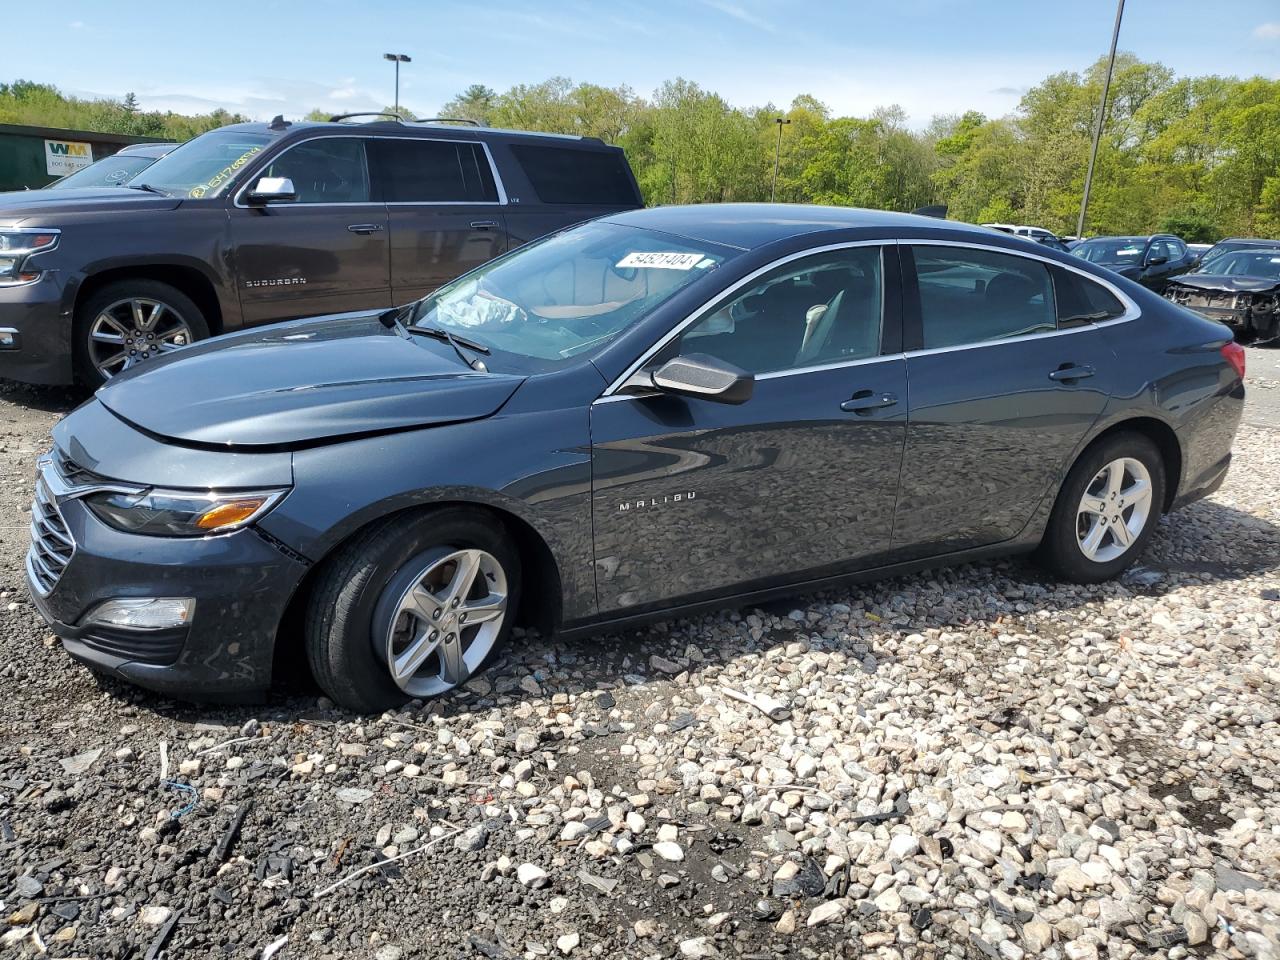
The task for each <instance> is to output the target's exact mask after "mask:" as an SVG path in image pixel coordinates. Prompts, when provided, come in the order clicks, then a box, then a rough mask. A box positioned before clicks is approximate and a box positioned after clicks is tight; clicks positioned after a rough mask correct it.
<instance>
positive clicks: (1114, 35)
mask: <svg viewBox="0 0 1280 960" xmlns="http://www.w3.org/2000/svg"><path fill="white" fill-rule="evenodd" d="M1123 16H1124V0H1116V25H1115V27H1113V28H1112V30H1111V55H1110V57H1109V58H1108V59H1107V79H1106V80H1104V81H1103V83H1102V103H1101V104H1099V105H1098V122H1097V123H1096V124H1094V127H1093V147H1092V149H1090V151H1089V169H1088V170H1087V171H1086V172H1085V175H1084V196H1083V197H1081V198H1080V219H1079V220H1077V221H1076V236H1077V237H1081V238H1083V237H1084V215H1085V213H1086V212H1087V211H1088V209H1089V189H1090V188H1091V187H1092V186H1093V165H1094V163H1095V162H1096V161H1097V159H1098V142H1099V141H1100V140H1101V139H1102V124H1103V122H1104V121H1105V120H1106V117H1107V94H1108V93H1110V92H1111V74H1112V72H1113V71H1114V70H1115V68H1116V43H1118V42H1119V40H1120V18H1121V17H1123Z"/></svg>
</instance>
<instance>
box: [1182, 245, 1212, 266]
mask: <svg viewBox="0 0 1280 960" xmlns="http://www.w3.org/2000/svg"><path fill="white" fill-rule="evenodd" d="M1187 249H1188V250H1190V251H1191V252H1192V253H1193V254H1195V257H1196V262H1197V263H1199V262H1200V261H1201V260H1202V259H1203V258H1204V255H1205V254H1206V253H1208V252H1209V251H1210V250H1211V249H1213V244H1212V243H1188V244H1187Z"/></svg>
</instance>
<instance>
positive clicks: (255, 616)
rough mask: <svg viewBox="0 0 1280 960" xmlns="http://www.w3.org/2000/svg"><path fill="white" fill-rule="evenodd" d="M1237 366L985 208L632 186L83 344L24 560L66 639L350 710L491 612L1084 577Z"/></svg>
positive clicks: (1112, 556)
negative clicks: (542, 216)
mask: <svg viewBox="0 0 1280 960" xmlns="http://www.w3.org/2000/svg"><path fill="white" fill-rule="evenodd" d="M522 142H523V141H522ZM1243 375H1244V350H1243V348H1241V347H1240V346H1239V345H1238V344H1236V343H1233V342H1232V340H1231V333H1230V331H1229V330H1227V328H1226V327H1224V326H1222V325H1221V324H1217V323H1212V322H1210V321H1208V320H1205V319H1204V318H1202V317H1198V316H1195V315H1194V314H1192V313H1190V312H1189V311H1187V310H1182V309H1179V308H1178V307H1175V306H1174V305H1173V304H1171V303H1169V302H1168V301H1166V300H1163V299H1161V298H1160V297H1158V296H1156V295H1155V294H1153V293H1151V292H1150V291H1149V290H1145V289H1143V288H1142V287H1141V286H1139V285H1137V284H1135V283H1131V282H1129V281H1127V280H1125V279H1123V278H1121V277H1117V276H1116V275H1115V274H1113V273H1109V272H1108V271H1106V270H1102V269H1099V268H1097V267H1095V266H1093V265H1091V264H1089V263H1087V262H1085V261H1083V260H1080V259H1077V258H1074V257H1071V256H1063V255H1061V254H1058V253H1055V252H1053V251H1051V250H1047V249H1042V248H1037V247H1033V246H1032V245H1030V244H1027V243H1023V242H1020V241H1018V240H1016V239H1014V238H1012V237H1005V236H1001V235H999V234H997V233H993V232H992V231H989V230H982V229H978V228H976V227H971V226H962V225H956V224H952V223H944V222H942V221H939V220H937V219H931V218H925V217H915V216H910V215H906V214H893V213H885V212H881V211H871V210H852V209H846V208H823V207H806V206H791V205H768V204H759V205H756V204H745V205H728V206H718V205H706V206H694V207H656V208H653V209H648V210H640V211H633V212H629V213H622V214H615V215H611V216H606V217H604V218H602V219H598V220H595V221H592V222H590V223H586V224H582V225H580V226H577V227H574V228H572V229H569V230H565V231H562V232H559V233H557V234H555V235H554V236H551V237H548V238H546V239H543V240H541V241H537V242H534V243H531V244H527V245H526V246H524V247H523V248H522V249H520V250H518V251H515V252H513V253H511V254H510V255H508V256H506V257H502V258H500V259H498V260H495V261H493V262H491V263H488V264H486V265H484V266H481V267H479V268H478V269H477V270H475V271H473V272H471V273H469V274H467V275H466V276H464V277H461V278H460V279H458V280H456V281H454V282H453V283H450V284H448V285H446V286H444V287H442V288H441V289H440V290H437V291H436V292H435V293H433V294H431V295H430V296H428V297H426V298H425V299H423V300H421V301H419V302H418V303H416V304H411V305H409V306H407V307H405V308H403V309H398V310H387V311H384V312H383V313H381V314H377V313H364V314H355V315H346V316H340V317H334V318H330V319H327V320H313V321H306V322H300V323H293V324H280V325H276V326H273V327H270V328H267V329H262V330H246V331H241V332H239V333H234V334H230V335H228V336H225V337H221V338H219V339H217V340H212V341H210V342H208V343H204V344H197V345H195V346H193V347H191V348H189V349H187V350H184V351H183V352H182V353H181V355H173V356H169V357H163V358H161V359H160V360H158V361H155V362H153V363H151V364H149V365H145V366H142V367H139V368H137V369H134V370H130V371H128V372H126V373H124V374H123V375H121V376H119V377H117V378H115V379H113V380H112V382H111V383H109V384H107V385H106V386H105V387H104V388H103V389H102V390H99V391H98V393H97V394H96V396H95V397H94V399H92V400H91V401H89V402H88V403H86V404H84V405H83V406H81V407H80V408H79V409H78V410H76V411H75V412H74V413H72V414H71V415H70V416H68V417H67V418H65V419H64V420H62V421H61V422H60V423H59V424H58V425H57V426H56V427H55V428H54V432H53V436H54V449H53V451H52V453H51V454H50V455H49V456H46V457H43V458H41V460H40V462H39V480H38V483H37V488H36V489H37V494H36V498H37V499H36V503H35V505H34V507H33V510H32V520H33V523H32V536H33V540H32V544H31V549H30V552H29V553H28V560H27V576H28V579H29V582H30V586H31V590H32V593H33V596H34V597H35V602H36V607H37V609H38V610H39V611H40V612H41V614H42V615H43V616H44V617H45V618H46V619H47V620H48V621H49V622H50V623H51V625H52V629H53V631H54V633H55V634H57V635H58V636H59V637H61V638H62V642H63V645H64V647H65V648H66V650H67V651H68V653H70V654H71V655H72V656H73V657H75V658H76V659H78V660H81V661H83V662H85V663H88V664H90V665H91V666H92V667H93V668H94V669H96V670H100V671H106V672H110V673H113V674H116V675H117V676H120V677H123V678H124V679H127V680H130V681H132V682H134V683H138V684H141V685H144V686H150V687H153V688H156V689H159V690H163V691H166V692H169V693H173V694H178V695H181V696H188V697H195V698H201V697H210V696H213V695H218V694H221V695H232V694H241V695H244V694H253V693H262V692H263V691H264V690H265V689H266V687H267V686H268V684H269V683H270V682H271V671H272V665H273V662H276V663H303V662H305V663H309V664H310V666H311V670H312V672H313V673H314V675H315V677H316V679H317V680H318V681H319V683H320V685H321V687H323V688H324V690H325V691H326V693H327V694H328V695H329V696H331V697H332V698H333V699H334V700H336V701H337V702H339V703H341V704H343V705H344V706H346V707H348V708H350V709H353V710H357V711H359V712H362V713H377V712H380V711H382V710H383V709H386V708H388V707H393V706H395V705H398V704H402V703H404V702H405V701H407V700H408V699H410V698H414V697H429V696H434V695H437V694H440V693H444V692H446V691H448V690H451V689H453V688H454V687H457V686H458V685H460V684H463V683H465V682H466V681H467V679H468V677H470V676H471V674H472V673H473V672H474V671H476V670H478V669H479V668H480V667H481V665H482V664H484V663H485V662H486V660H487V659H488V658H489V657H490V655H491V654H492V653H493V652H494V651H495V650H497V649H498V648H499V647H500V646H501V645H502V643H503V642H504V641H505V640H506V638H507V637H508V636H509V635H510V633H511V630H512V627H513V626H514V625H515V624H516V623H531V622H532V623H538V624H540V625H542V626H543V627H545V628H547V629H549V630H554V629H559V630H562V631H564V632H566V633H573V632H579V633H585V632H594V631H602V630H608V631H616V630H618V629H621V628H622V627H624V626H625V625H627V624H634V623H636V622H639V621H641V620H643V619H646V618H653V617H664V616H671V615H675V614H685V613H689V612H691V611H694V610H698V609H703V608H707V607H713V608H714V607H716V606H720V605H724V604H734V605H737V604H742V603H746V602H754V601H758V600H761V599H764V598H766V597H769V596H779V595H783V594H786V593H788V592H795V591H801V590H803V591H812V590H816V589H819V588H822V587H824V586H826V585H832V584H835V583H837V582H840V581H842V580H845V579H848V578H850V577H859V578H873V577H881V576H886V575H891V574H898V573H902V572H905V571H907V570H911V569H914V568H917V567H921V566H927V565H930V564H942V563H954V562H959V561H962V560H966V559H971V558H974V557H980V556H988V555H993V554H1009V553H1026V552H1031V551H1036V552H1037V553H1038V556H1039V557H1040V559H1041V560H1042V561H1043V563H1044V564H1045V565H1046V566H1047V567H1048V568H1049V569H1050V570H1052V571H1053V572H1054V573H1056V574H1057V575H1058V576H1060V577H1063V578H1065V579H1067V580H1072V581H1079V582H1086V583H1094V582H1098V581H1101V580H1105V579H1107V578H1109V577H1114V576H1116V575H1118V574H1119V573H1120V572H1121V571H1123V570H1124V569H1125V568H1126V567H1128V566H1129V565H1130V564H1131V563H1133V562H1134V561H1135V560H1136V559H1137V558H1138V557H1139V556H1140V555H1141V553H1142V550H1143V548H1144V547H1145V546H1146V544H1147V541H1148V540H1149V538H1150V537H1151V535H1152V533H1153V531H1154V530H1155V528H1156V525H1157V521H1158V519H1159V518H1160V516H1161V515H1162V514H1164V513H1166V512H1168V511H1171V510H1174V509H1177V508H1178V507H1180V506H1182V505H1184V504H1187V503H1190V502H1192V501H1194V500H1196V499H1197V498H1199V497H1203V496H1205V495H1206V494H1208V493H1210V492H1212V491H1213V490H1215V489H1216V488H1217V487H1218V486H1219V484H1221V483H1222V480H1223V477H1224V476H1225V475H1226V472H1227V469H1228V465H1229V464H1230V462H1231V446H1232V441H1233V438H1234V435H1235V431H1236V427H1237V424H1238V422H1239V419H1240V415H1241V409H1242V407H1243V400H1244V387H1243V383H1242V377H1243ZM175 397H181V398H182V402H180V403H175V402H174V398H175ZM766 491H767V493H766ZM248 599H251V600H252V602H246V601H247V600H248ZM295 638H296V644H297V645H296V646H295V645H293V644H294V642H295ZM278 645H280V650H279V656H276V653H277V646H278Z"/></svg>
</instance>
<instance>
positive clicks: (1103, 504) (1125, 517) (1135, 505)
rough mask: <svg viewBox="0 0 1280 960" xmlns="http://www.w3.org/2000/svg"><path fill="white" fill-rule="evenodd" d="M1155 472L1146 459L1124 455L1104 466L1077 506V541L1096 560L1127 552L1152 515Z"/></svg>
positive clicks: (1086, 554)
mask: <svg viewBox="0 0 1280 960" xmlns="http://www.w3.org/2000/svg"><path fill="white" fill-rule="evenodd" d="M1151 491H1152V487H1151V474H1150V473H1149V472H1148V470H1147V468H1146V467H1145V466H1144V465H1143V463H1142V461H1140V460H1135V459H1134V458H1133V457H1120V458H1119V459H1117V460H1112V461H1111V462H1110V463H1108V464H1106V465H1105V466H1103V468H1102V469H1101V470H1099V471H1098V472H1097V473H1096V474H1095V475H1094V477H1093V479H1092V480H1090V481H1089V484H1088V486H1086V487H1085V490H1084V496H1082V497H1081V498H1080V505H1079V507H1077V508H1076V543H1077V544H1078V545H1079V547H1080V552H1081V553H1083V554H1084V555H1085V556H1086V557H1088V558H1089V559H1090V560H1092V561H1094V562H1095V563H1108V562H1110V561H1112V560H1115V559H1116V558H1117V557H1119V556H1121V555H1123V554H1124V553H1125V552H1126V551H1128V550H1129V548H1130V547H1132V546H1133V544H1134V542H1135V541H1136V540H1137V539H1138V537H1140V536H1141V535H1142V531H1143V530H1144V529H1146V526H1147V520H1148V518H1149V517H1150V516H1151Z"/></svg>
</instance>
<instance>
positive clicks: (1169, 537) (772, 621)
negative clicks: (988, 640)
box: [100, 500, 1280, 731]
mask: <svg viewBox="0 0 1280 960" xmlns="http://www.w3.org/2000/svg"><path fill="white" fill-rule="evenodd" d="M1207 537H1208V540H1207V539H1206V538H1207ZM1206 542H1208V544H1209V545H1210V546H1211V547H1214V548H1216V550H1217V553H1216V555H1215V552H1214V551H1213V550H1210V551H1206V549H1205V547H1206ZM1276 567H1280V526H1277V525H1276V524H1273V523H1271V522H1269V521H1267V520H1264V519H1262V518H1260V517H1256V516H1253V515H1251V514H1248V513H1245V512H1243V511H1241V510H1237V509H1235V508H1233V507H1229V506H1226V505H1224V504H1221V503H1217V502H1214V501H1211V500H1203V501H1199V502H1198V503H1195V504H1192V505H1191V506H1189V507H1187V508H1185V509H1184V510H1182V511H1179V512H1178V513H1177V514H1174V515H1173V516H1171V517H1165V518H1163V519H1162V521H1161V523H1160V526H1159V527H1158V528H1157V531H1156V534H1155V536H1154V538H1153V539H1152V542H1151V544H1150V545H1149V546H1148V549H1147V552H1146V554H1145V555H1144V556H1143V558H1142V559H1141V562H1140V563H1138V564H1136V565H1135V566H1134V567H1132V568H1130V570H1129V571H1127V572H1126V573H1125V574H1124V575H1123V576H1122V577H1121V578H1120V579H1118V580H1115V581H1110V582H1107V583H1101V584H1094V585H1077V584H1071V585H1064V584H1061V583H1059V582H1057V581H1055V580H1054V579H1053V578H1052V577H1051V576H1050V575H1049V574H1047V573H1045V572H1044V571H1042V570H1041V569H1040V568H1039V567H1037V566H1035V564H1034V563H1033V562H1031V561H1030V560H1028V559H1024V558H1003V559H997V560H990V561H983V562H979V563H970V564H961V565H958V566H951V567H938V568H931V569H928V570H924V571H921V572H919V573H914V574H910V575H904V576H898V577H891V578H887V579H884V580H878V581H873V582H868V583H861V584H852V585H850V586H846V587H841V588H836V589H827V590H823V591H821V592H816V593H808V594H797V595H795V596H793V597H788V598H785V599H781V600H774V601H770V602H768V603H763V604H755V605H748V606H743V607H740V608H732V607H726V608H724V609H723V610H718V611H715V612H712V613H708V614H705V615H701V616H697V617H687V618H676V619H670V620H664V621H657V622H654V623H652V624H650V625H647V626H645V627H641V628H637V629H634V630H628V631H623V632H614V633H601V634H598V635H590V636H586V637H579V638H576V639H569V640H565V639H561V638H557V637H550V638H545V637H541V636H539V635H538V634H536V633H524V634H522V635H519V636H517V637H515V638H513V640H512V642H511V643H510V644H509V645H508V648H507V650H506V651H505V653H504V654H503V655H502V656H500V657H499V658H498V659H497V660H496V661H495V662H494V663H493V664H492V665H491V666H490V667H489V668H488V669H487V670H485V671H484V672H482V673H481V674H478V675H477V676H476V677H475V678H473V679H472V682H471V683H469V684H468V685H467V687H466V688H464V689H463V690H460V691H457V692H455V693H453V694H450V695H447V696H445V697H442V698H439V699H437V700H433V701H428V702H426V703H421V702H417V701H414V702H412V703H410V704H409V705H407V706H406V707H405V708H404V711H402V712H401V713H400V714H399V716H400V717H402V718H403V719H405V720H411V719H412V718H413V717H415V716H417V715H419V714H421V715H423V716H428V717H429V716H432V715H436V716H439V717H441V718H443V719H448V718H452V717H462V716H467V715H470V714H476V713H490V712H491V711H492V710H494V709H495V708H502V709H510V708H519V706H520V704H521V702H523V701H530V702H547V703H551V702H552V701H553V698H557V695H569V696H575V697H578V698H582V697H584V696H587V697H594V698H596V699H599V698H600V697H601V696H602V695H604V694H605V693H606V692H609V693H610V694H611V695H615V699H618V700H621V694H619V692H620V691H625V692H626V696H627V700H628V706H629V707H631V708H635V707H636V705H637V704H639V705H640V707H641V708H643V705H644V703H643V701H644V700H645V699H646V697H647V698H648V699H650V700H652V699H657V698H662V697H668V696H670V695H671V693H672V692H673V691H672V689H671V687H670V684H671V682H672V681H674V682H675V684H676V685H677V686H678V687H679V686H681V685H682V684H683V680H684V677H683V676H682V675H683V674H685V673H688V672H691V671H696V672H697V673H698V680H697V682H699V683H701V682H708V683H709V682H712V681H713V680H714V679H715V678H716V676H717V674H718V673H720V672H722V671H723V670H724V669H725V668H727V667H732V665H733V664H734V663H735V662H736V661H738V660H739V659H742V658H753V657H754V658H759V657H761V656H764V655H766V654H767V653H768V651H770V650H772V649H774V648H776V647H778V646H780V645H786V644H789V643H792V642H795V641H798V640H804V641H805V643H806V647H808V646H812V647H813V648H814V649H820V650H822V651H825V652H827V653H841V654H844V655H845V657H846V666H845V667H844V668H843V669H845V670H848V669H859V668H861V669H862V670H863V671H864V672H869V673H872V672H875V671H876V670H878V669H879V668H880V667H882V666H883V665H884V664H886V663H889V662H891V661H892V656H891V654H889V653H888V652H887V651H886V649H885V647H886V646H887V645H886V644H885V643H884V641H885V640H886V639H888V638H889V637H895V636H896V637H902V636H905V635H907V634H911V633H920V632H923V631H925V630H928V629H935V630H968V631H973V632H975V635H977V636H980V635H981V631H982V630H983V629H986V628H990V629H995V630H1007V629H1009V628H1008V627H1007V626H1005V627H1001V626H1000V625H1001V624H1007V623H1008V622H1009V620H1010V619H1011V618H1013V617H1016V616H1018V615H1019V614H1023V613H1027V612H1029V611H1032V610H1043V611H1047V612H1048V613H1049V614H1050V619H1049V621H1047V623H1048V624H1049V625H1051V624H1052V614H1054V613H1068V612H1070V611H1072V610H1075V609H1078V608H1080V607H1083V606H1086V605H1088V604H1098V603H1101V602H1105V601H1108V600H1117V599H1124V598H1127V597H1134V596H1146V597H1159V596H1163V595H1166V594H1168V593H1171V592H1173V591H1175V590H1178V589H1181V588H1183V587H1186V586H1192V585H1203V584H1212V583H1219V582H1233V581H1238V580H1242V579H1247V578H1248V577H1251V576H1254V575H1256V574H1258V573H1261V572H1263V571H1266V570H1269V569H1274V568H1276ZM923 591H928V592H930V593H931V594H934V595H939V596H941V597H943V598H944V599H945V598H956V597H958V598H960V601H961V602H958V603H954V604H951V605H948V604H946V603H942V602H940V603H938V604H937V605H935V606H934V607H933V608H932V609H931V610H930V611H929V612H928V613H926V614H925V615H923V616H914V617H912V616H907V615H905V614H903V613H895V612H894V611H900V610H903V609H906V608H907V601H906V599H905V598H907V597H910V596H913V595H918V594H919V593H921V592H923ZM1269 599H1275V600H1277V601H1280V591H1277V592H1275V595H1274V596H1272V597H1270V598H1269ZM873 608H874V609H873ZM818 610H820V611H821V613H822V616H820V617H819V618H818V621H816V622H815V621H813V620H812V618H811V616H810V611H814V612H817V611H818ZM875 611H880V613H877V612H875ZM833 613H834V614H838V615H840V616H841V617H845V618H847V622H846V623H845V626H844V627H843V628H841V629H833V628H832V625H831V622H830V619H829V618H830V616H831V615H832V614H833ZM824 620H825V622H824ZM1050 632H1052V631H1051V629H1050V628H1049V626H1046V628H1045V629H1044V630H1041V633H1042V634H1045V633H1050ZM784 656H785V655H784ZM939 670H940V672H941V671H942V667H941V666H940V667H939ZM100 683H101V685H102V688H103V690H104V691H105V692H107V693H108V694H110V695H111V696H112V697H113V698H115V699H118V700H123V701H127V702H128V703H129V704H130V705H132V706H134V707H136V708H138V709H142V710H146V711H148V712H152V713H154V714H157V715H160V716H164V717H166V718H168V719H171V720H174V721H178V722H183V723H192V724H194V723H205V724H209V723H216V724H219V725H222V726H226V727H236V726H239V725H241V724H243V723H244V722H245V721H246V720H248V719H250V718H266V717H270V718H271V719H274V720H277V721H282V722H304V723H305V722H320V723H333V722H342V721H350V720H354V719H355V717H356V715H355V714H352V713H349V712H347V711H344V710H342V709H340V708H334V707H331V706H329V705H328V704H327V702H326V701H324V700H322V699H320V691H319V690H318V689H316V688H315V687H314V685H312V684H310V682H309V681H304V682H303V685H302V686H301V687H299V686H297V685H294V686H293V687H291V688H287V689H281V688H280V687H277V688H276V689H275V690H273V692H272V694H271V697H270V699H269V700H268V702H267V703H265V704H262V703H258V704H249V705H244V706H239V705H196V704H187V703H178V702H174V701H171V700H164V699H161V698H160V697H159V696H158V695H156V694H152V693H149V692H147V691H143V690H139V689H137V688H134V687H132V686H129V685H126V684H124V683H122V682H119V681H115V680H112V679H110V678H102V679H101V680H100ZM683 689H684V690H685V691H686V693H685V699H686V700H687V699H689V696H688V694H689V692H691V688H690V687H683ZM607 699H608V698H607V697H606V698H605V700H606V701H607ZM562 702H563V701H562ZM563 709H565V710H572V709H573V708H571V707H568V706H565V707H563ZM520 712H521V713H523V711H520ZM597 713H599V711H597ZM604 714H607V710H606V711H604ZM596 719H597V720H598V721H599V722H600V723H603V724H604V726H599V724H597V726H598V727H599V731H604V730H605V728H606V727H607V726H608V724H607V717H606V716H604V715H603V714H601V715H600V716H597V718H596Z"/></svg>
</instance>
